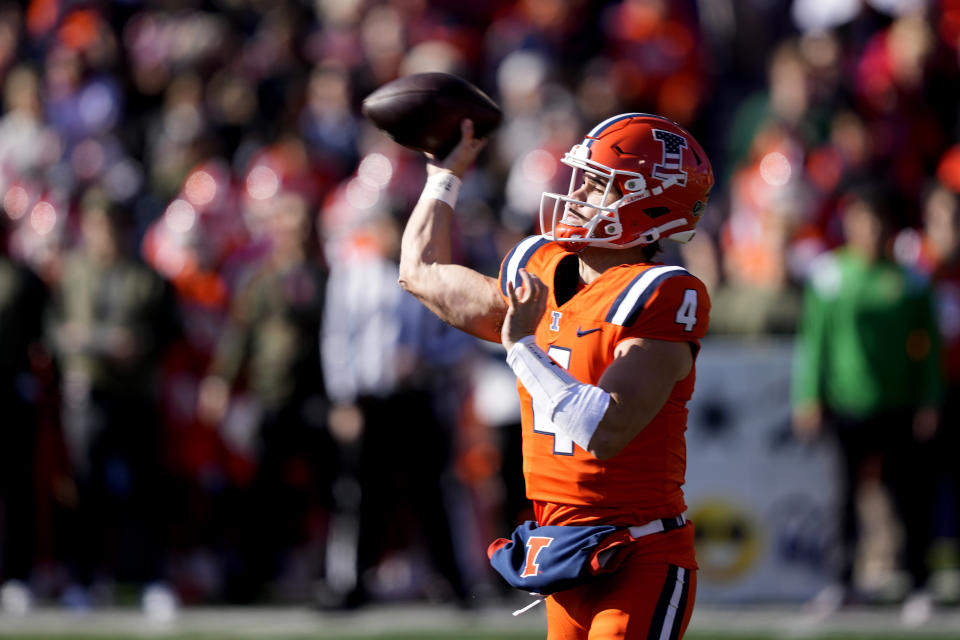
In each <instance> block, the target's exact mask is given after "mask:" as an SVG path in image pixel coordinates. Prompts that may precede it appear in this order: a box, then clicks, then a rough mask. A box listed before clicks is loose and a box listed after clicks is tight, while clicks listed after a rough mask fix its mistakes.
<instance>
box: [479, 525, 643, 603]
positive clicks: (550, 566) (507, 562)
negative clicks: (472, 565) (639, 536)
mask: <svg viewBox="0 0 960 640" xmlns="http://www.w3.org/2000/svg"><path fill="white" fill-rule="evenodd" d="M618 532H623V533H626V536H625V537H624V540H623V542H626V541H627V540H629V533H627V532H626V530H625V529H623V528H622V527H615V526H613V525H600V526H570V527H560V526H547V527H539V526H537V523H536V522H534V521H532V520H527V521H526V522H524V523H523V524H521V525H520V526H518V527H517V528H516V529H515V530H514V531H513V535H512V536H511V538H510V539H509V540H508V539H507V538H499V539H498V540H495V541H494V542H493V543H492V544H490V546H489V547H488V549H487V556H489V558H490V564H491V565H493V568H494V569H496V570H497V571H498V572H499V573H500V575H501V576H503V578H504V580H506V581H507V582H508V583H510V585H512V586H514V587H517V588H518V589H523V590H524V591H530V592H532V593H538V594H542V595H549V594H551V593H555V592H557V591H561V590H563V589H569V588H571V587H575V586H577V585H578V584H581V583H583V582H584V581H586V580H588V579H589V578H591V577H593V576H594V575H596V574H597V566H596V563H595V562H593V560H594V557H595V555H596V553H597V552H598V551H599V550H600V549H601V548H608V547H609V546H610V544H609V542H610V541H611V537H613V538H617V539H618V542H619V538H620V537H623V536H616V535H615V534H616V533H618Z"/></svg>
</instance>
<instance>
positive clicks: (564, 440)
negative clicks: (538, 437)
mask: <svg viewBox="0 0 960 640" xmlns="http://www.w3.org/2000/svg"><path fill="white" fill-rule="evenodd" d="M547 355H549V356H550V357H551V358H553V359H554V361H555V362H556V363H557V364H559V365H560V366H561V367H563V368H564V369H570V355H571V352H570V349H566V348H564V347H558V346H556V345H551V346H550V348H549V349H548V350H547ZM545 413H547V412H546V410H543V409H541V410H539V411H538V410H537V406H536V405H534V406H533V431H534V433H543V434H545V435H549V436H553V453H554V455H558V456H572V455H573V439H572V438H569V437H567V436H565V435H563V434H562V433H558V432H557V427H556V425H554V424H553V422H552V421H551V420H550V418H548V417H547V416H545V415H544V414H545Z"/></svg>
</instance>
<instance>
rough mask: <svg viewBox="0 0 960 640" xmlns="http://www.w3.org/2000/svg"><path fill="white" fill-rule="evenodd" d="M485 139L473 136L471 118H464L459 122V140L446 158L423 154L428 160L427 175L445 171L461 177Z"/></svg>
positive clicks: (484, 142)
mask: <svg viewBox="0 0 960 640" xmlns="http://www.w3.org/2000/svg"><path fill="white" fill-rule="evenodd" d="M486 144H487V141H486V140H485V139H477V138H474V137H473V120H470V119H469V118H466V119H464V120H463V122H461V123H460V142H458V143H457V146H455V147H454V148H453V151H451V152H450V153H449V154H448V155H447V157H446V158H440V159H438V158H435V157H434V156H433V154H430V153H427V154H425V155H426V156H427V158H428V160H429V162H427V175H433V174H435V173H441V172H443V171H447V172H449V173H452V174H453V175H455V176H457V177H458V178H462V177H463V174H464V173H466V171H467V169H469V168H470V165H472V164H473V163H474V161H475V160H476V159H477V156H478V155H479V154H480V151H481V150H482V149H483V147H484V146H486Z"/></svg>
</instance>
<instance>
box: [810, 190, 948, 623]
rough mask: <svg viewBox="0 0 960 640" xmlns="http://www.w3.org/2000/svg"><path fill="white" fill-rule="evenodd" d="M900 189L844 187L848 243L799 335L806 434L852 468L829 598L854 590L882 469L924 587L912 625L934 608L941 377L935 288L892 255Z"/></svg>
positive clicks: (818, 273)
mask: <svg viewBox="0 0 960 640" xmlns="http://www.w3.org/2000/svg"><path fill="white" fill-rule="evenodd" d="M893 196H894V194H891V193H889V192H887V191H886V190H885V189H883V188H881V187H879V186H878V185H875V184H868V185H859V186H857V187H854V188H851V189H850V190H848V191H847V192H846V193H845V195H844V197H843V198H842V199H841V201H840V203H841V214H842V224H843V231H844V236H845V241H846V243H845V244H844V245H843V246H841V247H839V248H838V249H836V250H834V251H831V252H828V253H826V254H823V255H822V256H820V257H819V258H818V259H817V260H816V262H815V263H814V264H813V265H812V266H811V270H810V278H809V282H808V283H807V286H806V291H805V294H804V307H803V315H802V319H801V326H800V331H799V333H798V339H797V357H796V359H795V371H794V380H793V403H794V426H795V430H796V433H797V435H798V436H799V437H801V438H803V439H810V438H813V437H816V436H818V435H820V434H821V432H822V431H824V430H829V431H830V432H831V433H832V435H833V436H834V437H835V438H836V441H837V443H838V445H839V448H840V453H841V456H842V458H843V462H844V465H845V486H844V487H843V489H842V490H841V491H842V494H841V495H842V513H841V519H840V524H841V527H842V529H841V533H842V542H843V544H842V549H841V554H840V558H841V562H840V563H839V564H840V566H839V572H838V574H837V576H836V578H837V580H838V582H837V584H835V585H832V586H831V587H830V588H829V589H828V590H827V591H825V593H824V594H823V595H824V598H823V601H822V602H821V604H823V605H824V606H830V607H835V606H839V605H840V604H842V603H844V602H846V601H849V600H850V598H851V596H852V594H853V591H852V586H853V579H852V578H853V568H854V557H855V551H856V544H857V540H858V532H857V512H856V503H855V497H856V493H857V488H858V485H859V483H860V482H861V481H862V480H864V479H865V478H869V477H870V476H871V472H873V475H874V477H876V476H877V475H878V474H877V471H876V470H878V469H879V478H877V479H879V480H880V481H881V482H882V483H883V485H884V486H885V487H886V489H887V491H888V492H889V495H890V498H891V500H892V502H893V505H894V507H895V508H896V510H897V514H898V515H899V518H900V520H901V522H902V524H903V529H904V545H903V552H904V553H903V556H904V558H903V565H904V567H905V568H906V569H907V571H908V572H909V573H910V576H911V578H912V579H913V586H914V589H915V590H916V591H915V592H914V593H913V594H912V595H911V597H910V598H908V599H907V601H906V602H905V604H904V614H905V616H906V617H907V618H909V619H906V618H905V621H906V622H912V621H919V619H920V618H923V617H924V615H923V614H924V613H925V614H926V615H929V608H930V607H929V596H928V595H926V592H925V591H923V589H924V587H925V584H926V580H927V575H928V569H927V565H926V550H927V546H928V544H929V541H930V536H931V524H932V523H931V521H932V511H933V503H932V502H933V494H934V491H933V485H934V483H935V477H934V474H933V468H934V465H933V464H931V462H932V457H931V447H930V442H931V440H932V438H933V436H934V434H935V433H936V429H937V423H938V415H937V410H936V407H937V405H938V402H939V396H940V393H941V387H942V382H941V378H940V364H939V357H938V351H939V350H938V347H937V329H936V324H935V319H934V312H933V301H932V293H931V289H930V287H929V285H928V283H927V282H926V280H925V279H924V278H922V277H921V276H919V275H918V274H916V273H914V272H912V271H910V270H908V269H906V268H904V267H903V266H901V265H898V264H897V263H895V262H894V261H893V260H892V259H891V258H890V257H888V255H887V248H888V245H889V239H890V238H891V235H892V232H893V231H895V225H894V219H895V218H894V216H895V215H896V213H897V212H898V210H897V208H896V198H895V197H893ZM828 594H829V595H828ZM918 603H919V605H918ZM908 612H912V613H908ZM917 612H919V615H918V613H917Z"/></svg>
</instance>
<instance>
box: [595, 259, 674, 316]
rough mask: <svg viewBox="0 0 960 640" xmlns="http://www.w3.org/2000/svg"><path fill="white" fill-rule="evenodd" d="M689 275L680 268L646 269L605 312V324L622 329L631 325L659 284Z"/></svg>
mask: <svg viewBox="0 0 960 640" xmlns="http://www.w3.org/2000/svg"><path fill="white" fill-rule="evenodd" d="M682 275H687V276H688V275H690V273H689V272H687V271H686V270H685V269H683V268H682V267H668V266H660V267H653V268H651V269H647V270H646V271H644V272H643V273H641V274H640V275H638V276H637V277H636V278H634V279H633V280H631V281H630V284H628V285H627V286H626V287H624V289H623V291H621V292H620V295H618V296H617V299H616V300H614V302H613V304H612V305H611V306H610V310H609V311H608V312H607V316H606V322H610V323H612V324H618V325H621V326H624V327H628V326H630V325H632V324H633V323H634V322H635V321H636V319H637V316H638V315H639V314H640V312H641V311H642V310H643V307H644V306H645V305H646V304H647V301H648V300H649V299H650V297H651V296H652V295H653V294H654V293H655V292H656V290H657V288H658V287H659V286H660V283H661V282H663V281H664V280H665V279H667V278H672V277H673V276H682Z"/></svg>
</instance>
